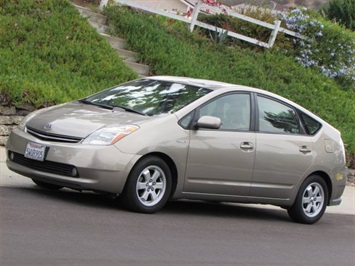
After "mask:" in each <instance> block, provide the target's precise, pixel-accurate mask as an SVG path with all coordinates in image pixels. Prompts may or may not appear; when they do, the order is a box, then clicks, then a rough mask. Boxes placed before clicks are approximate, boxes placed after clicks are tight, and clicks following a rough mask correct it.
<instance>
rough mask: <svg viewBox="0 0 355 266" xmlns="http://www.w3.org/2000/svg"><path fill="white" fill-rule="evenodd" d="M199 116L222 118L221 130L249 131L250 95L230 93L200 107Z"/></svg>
mask: <svg viewBox="0 0 355 266" xmlns="http://www.w3.org/2000/svg"><path fill="white" fill-rule="evenodd" d="M199 111H200V113H199V116H200V117H201V116H205V115H209V116H215V117H218V118H220V119H221V121H222V125H221V127H220V128H219V130H238V131H248V130H249V127H250V95H249V94H246V93H236V94H228V95H225V96H222V97H219V98H217V99H215V100H213V101H211V102H209V103H208V104H206V105H204V106H203V107H201V108H200V110H199Z"/></svg>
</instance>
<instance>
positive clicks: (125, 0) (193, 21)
mask: <svg viewBox="0 0 355 266" xmlns="http://www.w3.org/2000/svg"><path fill="white" fill-rule="evenodd" d="M113 1H114V2H116V3H118V4H121V5H126V6H130V7H133V8H138V9H141V10H144V11H147V12H150V13H153V14H158V15H161V16H165V17H168V18H171V19H175V20H179V21H182V22H185V23H188V24H190V30H191V31H193V30H194V27H195V26H199V27H201V28H205V29H208V30H210V31H217V32H218V33H223V32H227V34H228V36H230V37H232V38H237V39H240V40H243V41H246V42H249V43H252V44H255V45H258V46H261V47H264V48H271V47H272V46H273V45H274V43H275V40H276V37H277V34H278V33H279V32H283V33H285V34H287V35H291V36H293V37H296V38H300V39H306V37H304V36H302V35H300V34H298V33H296V32H293V31H290V30H288V29H285V28H282V27H280V24H281V21H279V20H275V22H274V24H270V23H267V22H264V21H261V20H257V19H254V18H251V17H248V16H245V15H242V14H238V13H236V12H229V15H230V16H233V17H236V18H238V19H241V20H244V21H248V22H250V23H253V24H257V25H260V26H263V27H265V28H268V29H270V30H271V34H270V38H269V41H268V43H266V42H263V41H260V40H257V39H254V38H251V37H247V36H244V35H242V34H238V33H236V32H232V31H226V29H223V28H220V27H216V26H213V25H210V24H207V23H204V22H201V21H198V20H197V18H198V14H199V13H200V12H201V4H202V1H201V0H196V1H197V2H196V4H195V6H194V11H193V13H192V16H191V18H187V17H184V16H180V15H177V14H173V13H170V12H166V11H164V10H159V9H155V8H151V7H149V6H146V5H144V4H141V3H137V2H134V1H132V0H113ZM162 1H164V0H162ZM107 3H108V0H101V2H100V8H101V9H103V8H104V7H105V6H106V5H107Z"/></svg>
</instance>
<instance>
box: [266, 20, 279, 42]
mask: <svg viewBox="0 0 355 266" xmlns="http://www.w3.org/2000/svg"><path fill="white" fill-rule="evenodd" d="M274 25H275V28H274V29H273V30H272V32H271V35H270V39H269V43H268V48H271V47H272V46H273V45H274V43H275V40H276V36H277V33H278V32H279V30H280V25H281V21H280V20H275V23H274Z"/></svg>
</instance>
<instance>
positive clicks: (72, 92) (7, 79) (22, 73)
mask: <svg viewBox="0 0 355 266" xmlns="http://www.w3.org/2000/svg"><path fill="white" fill-rule="evenodd" d="M0 35H1V38H0V58H1V60H0V92H1V94H7V95H9V97H10V98H11V99H12V102H13V104H15V105H17V106H20V105H22V104H23V103H25V102H30V103H32V104H34V105H35V106H36V107H40V106H45V105H48V104H54V103H61V102H65V101H70V100H73V99H75V98H80V97H83V96H85V95H88V94H91V93H94V92H96V91H97V90H100V89H103V88H105V87H108V86H112V85H114V84H117V83H121V82H124V81H127V80H130V79H133V78H135V77H136V74H135V73H133V72H132V71H131V70H130V69H128V68H127V67H126V66H125V65H124V64H123V62H122V60H121V59H119V58H118V57H117V56H116V53H115V51H114V50H112V49H111V48H110V46H109V44H108V43H107V42H106V40H105V39H104V38H102V37H101V36H99V35H98V34H97V33H96V31H95V30H94V29H93V28H92V27H91V26H90V25H89V24H88V23H87V22H86V20H85V19H84V18H81V17H80V15H79V13H78V11H76V10H75V9H74V7H73V6H72V5H71V4H69V3H68V2H67V1H65V0H55V1H54V0H42V1H36V0H7V1H1V2H0Z"/></svg>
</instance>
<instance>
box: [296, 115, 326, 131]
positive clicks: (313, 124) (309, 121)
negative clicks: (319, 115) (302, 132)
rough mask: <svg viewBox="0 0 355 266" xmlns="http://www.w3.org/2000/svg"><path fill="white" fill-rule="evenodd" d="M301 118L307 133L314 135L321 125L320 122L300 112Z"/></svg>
mask: <svg viewBox="0 0 355 266" xmlns="http://www.w3.org/2000/svg"><path fill="white" fill-rule="evenodd" d="M301 118H302V121H303V124H304V127H305V129H306V132H307V134H308V135H315V134H316V133H317V132H318V131H319V129H320V128H321V127H322V124H321V123H319V122H318V121H317V120H315V119H313V118H311V117H310V116H308V115H306V114H304V113H301Z"/></svg>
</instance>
